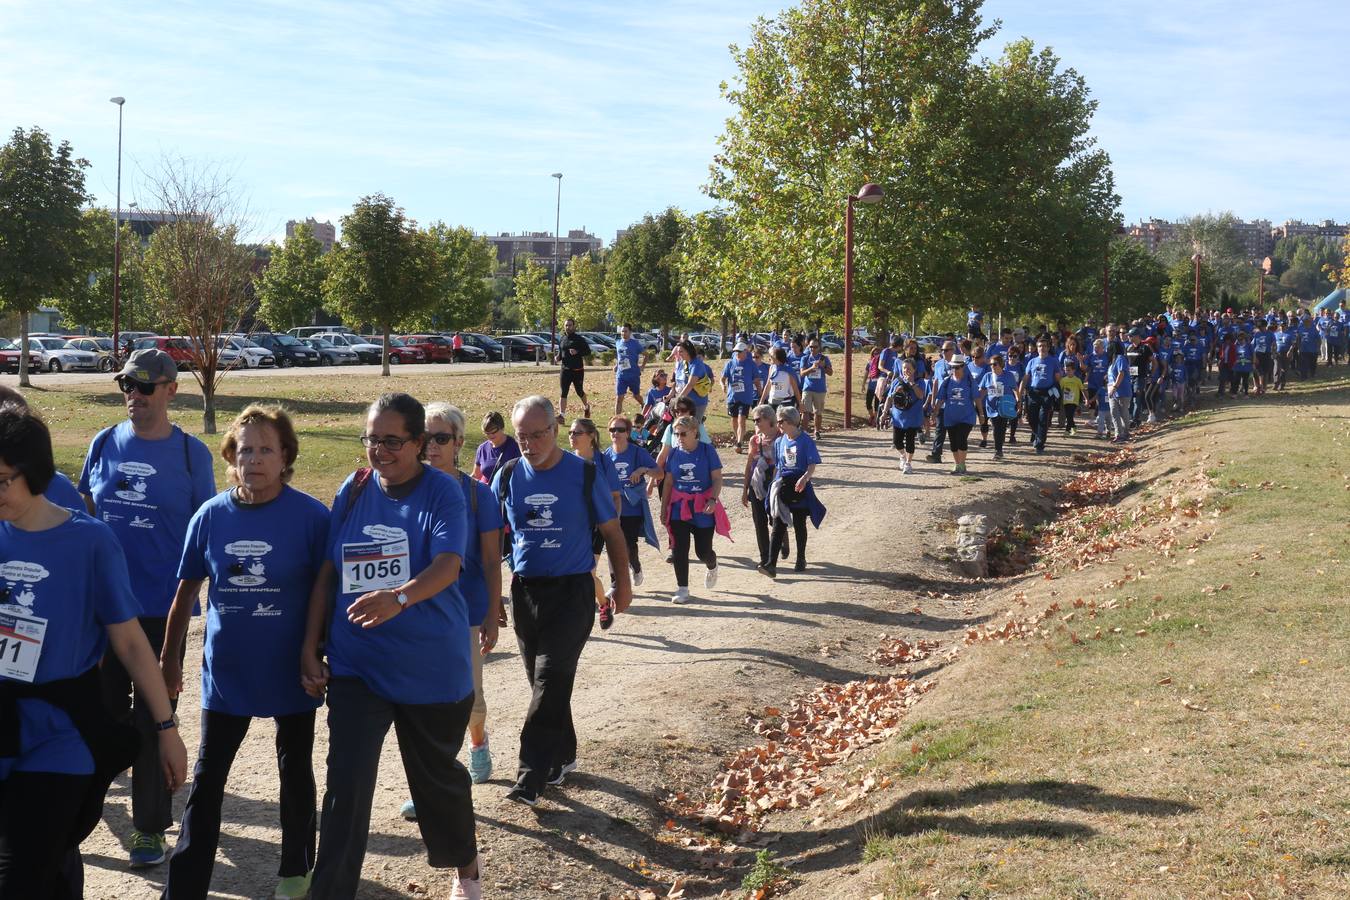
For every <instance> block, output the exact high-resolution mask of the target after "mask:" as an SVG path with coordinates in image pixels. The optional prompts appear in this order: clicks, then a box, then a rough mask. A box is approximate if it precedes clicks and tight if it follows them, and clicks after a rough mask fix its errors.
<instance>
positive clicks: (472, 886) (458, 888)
mask: <svg viewBox="0 0 1350 900" xmlns="http://www.w3.org/2000/svg"><path fill="white" fill-rule="evenodd" d="M475 862H476V863H477V864H478V877H477V878H472V879H470V878H460V877H459V873H458V872H456V873H455V874H454V878H453V881H452V883H451V885H450V900H482V898H483V860H482V858H481V857H480V858H478V859H475Z"/></svg>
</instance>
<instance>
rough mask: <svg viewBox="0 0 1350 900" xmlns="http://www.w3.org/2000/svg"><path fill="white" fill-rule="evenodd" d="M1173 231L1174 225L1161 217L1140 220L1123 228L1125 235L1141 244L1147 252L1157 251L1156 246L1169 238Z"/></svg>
mask: <svg viewBox="0 0 1350 900" xmlns="http://www.w3.org/2000/svg"><path fill="white" fill-rule="evenodd" d="M1175 233H1176V226H1175V225H1173V224H1172V223H1171V222H1167V221H1164V220H1163V219H1149V220H1148V221H1147V222H1140V223H1139V224H1138V225H1131V226H1129V227H1128V228H1126V229H1125V235H1126V236H1127V237H1128V238H1130V240H1132V241H1135V242H1137V243H1139V244H1142V245H1143V247H1144V249H1145V250H1147V251H1148V252H1149V253H1157V252H1158V248H1159V247H1161V246H1162V245H1163V244H1165V243H1167V242H1168V241H1169V240H1171V239H1172V235H1173V234H1175Z"/></svg>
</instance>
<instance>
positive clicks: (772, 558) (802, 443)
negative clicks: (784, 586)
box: [759, 406, 825, 578]
mask: <svg viewBox="0 0 1350 900" xmlns="http://www.w3.org/2000/svg"><path fill="white" fill-rule="evenodd" d="M777 420H778V431H779V435H778V439H777V440H775V441H774V444H773V455H774V459H775V460H777V468H776V469H775V471H774V478H773V485H772V486H770V488H769V519H770V521H772V522H773V538H772V539H771V541H770V543H769V565H767V566H760V567H759V571H760V573H761V574H763V575H767V576H769V577H770V578H776V577H777V576H778V558H779V556H780V555H781V554H782V552H783V546H784V544H785V543H786V541H787V527H788V523H789V522H790V523H791V524H792V531H793V534H794V535H795V536H796V538H797V562H796V564H795V565H794V566H793V571H796V572H804V571H806V520H807V519H808V518H809V519H811V520H812V521H813V522H814V523H815V525H816V527H820V520H821V519H822V518H823V517H824V515H825V508H824V507H823V506H821V505H820V501H818V500H817V499H816V492H815V487H814V486H813V485H812V484H811V479H812V478H813V477H814V476H815V474H816V466H818V465H820V451H819V450H817V449H816V442H815V441H813V440H812V439H811V436H810V435H809V434H807V433H806V432H805V431H803V430H802V424H801V423H802V420H801V413H800V412H799V411H798V410H797V409H796V408H795V407H791V406H786V407H784V408H782V409H780V410H778V413H777Z"/></svg>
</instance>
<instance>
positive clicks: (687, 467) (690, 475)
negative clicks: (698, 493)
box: [680, 462, 698, 481]
mask: <svg viewBox="0 0 1350 900" xmlns="http://www.w3.org/2000/svg"><path fill="white" fill-rule="evenodd" d="M696 468H698V464H697V463H691V462H690V463H680V471H681V472H682V473H683V474H682V475H680V481H697V480H698V476H697V475H695V474H694V470H695V469H696Z"/></svg>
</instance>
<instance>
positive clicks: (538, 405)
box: [511, 394, 557, 425]
mask: <svg viewBox="0 0 1350 900" xmlns="http://www.w3.org/2000/svg"><path fill="white" fill-rule="evenodd" d="M536 409H540V410H543V411H544V412H545V413H546V414H547V415H548V420H549V421H550V422H552V421H554V420H555V419H556V418H557V413H555V412H554V411H553V402H552V401H551V400H549V399H548V398H547V397H545V396H543V395H542V394H533V395H531V396H529V397H521V398H520V399H519V400H517V401H516V405H515V406H513V407H511V423H512V424H513V425H514V424H515V422H516V421H517V420H518V419H520V418H522V417H523V416H526V415H528V414H529V413H531V412H533V411H534V410H536Z"/></svg>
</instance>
